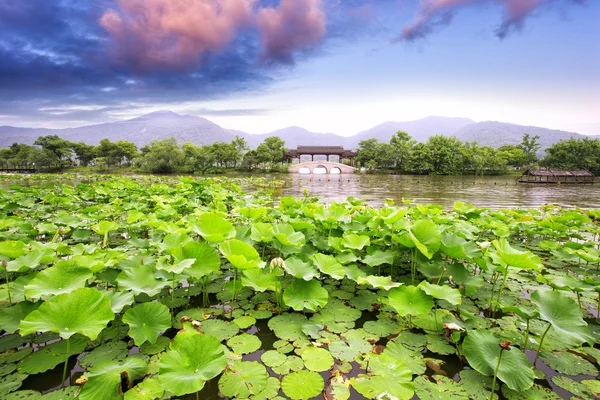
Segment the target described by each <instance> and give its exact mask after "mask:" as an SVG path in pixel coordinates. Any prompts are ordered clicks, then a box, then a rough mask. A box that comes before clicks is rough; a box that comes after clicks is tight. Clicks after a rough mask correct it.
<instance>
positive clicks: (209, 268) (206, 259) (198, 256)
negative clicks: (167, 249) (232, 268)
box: [181, 242, 221, 279]
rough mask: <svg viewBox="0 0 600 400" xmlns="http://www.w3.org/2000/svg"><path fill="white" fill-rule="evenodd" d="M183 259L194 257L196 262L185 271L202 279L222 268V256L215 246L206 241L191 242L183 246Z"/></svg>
mask: <svg viewBox="0 0 600 400" xmlns="http://www.w3.org/2000/svg"><path fill="white" fill-rule="evenodd" d="M181 253H182V254H181V259H182V260H184V259H194V260H195V261H194V263H193V264H192V265H191V266H190V267H189V268H187V269H186V270H185V271H184V273H185V274H186V275H189V276H191V277H192V278H196V279H200V278H203V277H205V276H207V275H210V274H212V273H215V272H219V269H220V268H221V257H219V253H218V252H217V250H216V249H215V248H213V247H212V246H210V245H209V244H207V243H204V242H189V243H186V244H185V246H183V248H181Z"/></svg>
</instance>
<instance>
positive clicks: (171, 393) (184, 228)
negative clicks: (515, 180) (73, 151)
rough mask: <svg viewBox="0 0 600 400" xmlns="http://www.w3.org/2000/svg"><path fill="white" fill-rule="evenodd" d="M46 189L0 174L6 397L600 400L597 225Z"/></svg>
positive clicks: (569, 219) (176, 186) (186, 192)
mask: <svg viewBox="0 0 600 400" xmlns="http://www.w3.org/2000/svg"><path fill="white" fill-rule="evenodd" d="M37 177H38V178H39V179H37V184H32V185H28V186H20V185H18V183H19V177H18V176H2V177H0V179H2V180H3V181H4V182H7V183H12V185H11V186H10V189H6V190H0V197H1V198H2V202H0V215H1V218H0V260H1V264H0V282H1V284H0V330H2V331H3V332H4V335H3V336H2V337H1V338H0V351H1V353H0V366H1V367H2V368H1V369H0V373H1V374H2V380H3V382H5V384H3V385H1V386H0V395H1V396H2V398H5V399H17V398H24V397H26V398H33V399H36V398H42V399H56V398H65V397H78V398H79V399H82V400H86V399H94V400H104V399H107V400H108V399H113V398H115V397H116V398H124V399H127V400H129V399H158V398H171V397H180V396H184V395H188V394H189V395H192V396H194V395H195V396H196V398H203V399H217V398H218V394H219V393H220V396H223V397H226V398H231V399H237V398H239V399H247V398H252V399H275V398H277V396H286V397H288V398H291V399H298V400H300V399H311V398H315V397H317V396H320V395H321V394H322V393H326V394H327V397H328V398H330V399H336V400H347V399H348V398H349V396H350V393H351V392H354V391H355V392H357V393H358V394H360V395H361V396H363V397H364V398H368V399H375V398H396V399H401V400H404V399H407V400H408V399H411V398H412V396H413V395H414V394H416V395H417V396H418V397H419V398H420V399H422V400H426V399H435V398H447V397H454V398H457V399H459V398H460V399H463V398H470V399H482V400H484V399H497V398H498V396H503V398H506V399H532V398H544V399H557V400H558V399H561V397H560V396H559V395H558V394H557V393H554V392H553V391H552V389H551V386H550V383H552V385H556V386H557V387H560V388H562V389H564V390H566V391H568V392H570V393H571V394H573V396H578V397H579V398H592V397H594V396H598V395H600V388H599V387H598V381H597V378H598V374H599V370H598V368H599V367H598V365H599V363H600V350H599V349H598V343H599V342H600V324H599V320H598V307H599V305H600V278H599V276H598V271H599V269H600V249H599V247H600V211H598V210H565V209H561V208H560V207H557V206H545V207H543V208H541V209H529V210H491V209H484V208H476V207H474V206H472V205H469V204H465V203H456V204H455V205H454V208H453V209H452V210H451V211H445V210H443V209H442V208H441V207H438V206H435V205H423V204H419V205H415V204H410V202H407V204H404V205H401V206H400V207H398V206H395V205H394V204H392V203H391V202H388V203H387V204H386V205H385V206H384V207H382V208H373V207H370V206H368V205H366V204H365V203H364V202H363V201H361V200H359V199H356V198H353V197H349V198H348V199H347V201H345V202H340V203H332V204H330V205H326V204H323V203H321V202H319V201H318V200H317V199H316V198H313V197H311V196H305V197H303V198H293V197H283V198H280V199H279V201H278V202H277V203H275V202H273V201H272V199H271V196H270V189H272V188H273V187H276V185H277V182H271V183H270V186H268V185H267V184H266V183H265V180H264V179H261V178H249V179H229V178H213V179H192V178H180V179H176V178H174V177H157V176H144V177H139V178H124V177H120V178H114V177H109V176H87V177H81V179H79V181H78V183H77V184H75V185H73V184H71V183H69V181H67V180H66V179H65V178H69V177H68V176H67V177H65V176H62V175H49V176H41V175H40V176H37ZM42 178H43V179H42ZM243 188H249V189H251V190H252V193H251V194H250V195H248V194H247V193H245V192H244V189H243ZM248 355H251V357H252V358H250V359H249V358H247V357H248ZM528 356H529V358H528ZM534 359H535V360H534ZM250 360H255V361H250ZM455 375H458V378H457V379H456V380H454V379H452V378H454V377H455ZM208 382H210V384H208ZM61 384H63V385H64V386H65V388H60V386H61ZM48 390H50V392H49V393H48V394H46V395H44V396H42V395H41V394H40V392H41V391H48ZM192 398H193V397H192Z"/></svg>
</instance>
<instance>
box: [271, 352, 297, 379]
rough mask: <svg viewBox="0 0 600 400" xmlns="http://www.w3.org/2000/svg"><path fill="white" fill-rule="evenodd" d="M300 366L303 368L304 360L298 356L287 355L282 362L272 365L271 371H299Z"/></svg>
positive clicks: (280, 372) (287, 372)
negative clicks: (275, 365)
mask: <svg viewBox="0 0 600 400" xmlns="http://www.w3.org/2000/svg"><path fill="white" fill-rule="evenodd" d="M302 368H304V362H303V361H302V359H301V358H300V357H298V356H288V357H286V359H285V362H284V363H283V364H281V365H278V366H277V367H272V369H273V372H275V373H276V374H278V375H287V374H289V373H290V371H300V370H301V369H302Z"/></svg>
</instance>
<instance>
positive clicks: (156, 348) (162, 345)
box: [140, 336, 171, 355]
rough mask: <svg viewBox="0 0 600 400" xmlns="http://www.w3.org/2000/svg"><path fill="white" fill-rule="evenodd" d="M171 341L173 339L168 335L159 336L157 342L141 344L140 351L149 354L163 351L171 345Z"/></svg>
mask: <svg viewBox="0 0 600 400" xmlns="http://www.w3.org/2000/svg"><path fill="white" fill-rule="evenodd" d="M169 343H171V339H169V338H168V337H167V336H159V337H158V339H156V342H154V343H149V342H146V343H144V344H143V345H141V346H140V353H142V354H147V355H154V354H158V353H162V352H163V351H164V350H166V348H167V347H169Z"/></svg>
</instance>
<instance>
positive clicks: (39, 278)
mask: <svg viewBox="0 0 600 400" xmlns="http://www.w3.org/2000/svg"><path fill="white" fill-rule="evenodd" d="M92 276H93V274H92V272H91V271H90V270H89V269H88V268H85V267H82V266H80V265H79V264H77V263H74V262H72V261H59V262H57V263H56V265H54V266H53V267H51V268H48V269H45V270H43V271H41V272H40V273H38V274H37V275H36V277H35V278H34V279H32V280H31V281H30V282H29V283H28V284H27V285H26V286H25V296H27V297H29V298H36V299H39V298H41V297H46V296H52V295H58V294H61V293H69V292H71V291H73V290H75V289H77V288H80V287H84V286H85V283H86V281H87V280H88V279H90V278H91V277H92Z"/></svg>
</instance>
